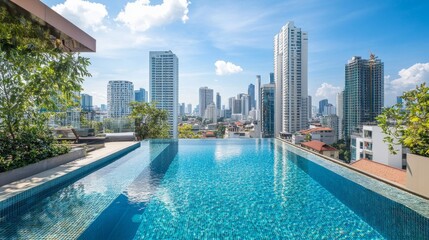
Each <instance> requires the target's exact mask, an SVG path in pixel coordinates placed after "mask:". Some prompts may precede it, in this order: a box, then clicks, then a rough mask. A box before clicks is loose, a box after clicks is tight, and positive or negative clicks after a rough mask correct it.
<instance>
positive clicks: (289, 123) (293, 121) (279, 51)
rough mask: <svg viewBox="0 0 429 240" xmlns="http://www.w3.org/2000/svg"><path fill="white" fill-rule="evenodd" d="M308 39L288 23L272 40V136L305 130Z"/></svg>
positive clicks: (306, 120) (303, 33)
mask: <svg viewBox="0 0 429 240" xmlns="http://www.w3.org/2000/svg"><path fill="white" fill-rule="evenodd" d="M307 56H308V36H307V33H306V32H303V31H301V29H300V28H297V27H295V26H294V24H293V22H288V23H287V24H286V25H285V26H283V27H282V28H281V30H280V32H279V33H278V34H277V35H276V36H275V37H274V75H275V81H276V83H275V85H276V95H275V99H276V101H275V106H276V107H275V109H276V112H275V136H278V135H279V133H280V132H286V133H295V132H296V131H299V130H302V129H306V128H307V127H308V113H307V111H308V107H307V100H308V83H307V82H308V80H307V78H308V67H307V66H308V57H307Z"/></svg>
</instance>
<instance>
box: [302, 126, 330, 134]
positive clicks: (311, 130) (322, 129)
mask: <svg viewBox="0 0 429 240" xmlns="http://www.w3.org/2000/svg"><path fill="white" fill-rule="evenodd" d="M318 131H332V128H328V127H317V128H310V129H306V130H301V131H299V132H300V133H301V134H310V133H313V132H318Z"/></svg>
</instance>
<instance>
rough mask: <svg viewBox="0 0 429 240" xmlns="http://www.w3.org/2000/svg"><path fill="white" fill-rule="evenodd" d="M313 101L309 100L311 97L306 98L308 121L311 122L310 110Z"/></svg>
mask: <svg viewBox="0 0 429 240" xmlns="http://www.w3.org/2000/svg"><path fill="white" fill-rule="evenodd" d="M312 103H313V100H312V99H311V96H308V100H307V106H308V110H307V111H308V121H311V119H312V108H313V105H312Z"/></svg>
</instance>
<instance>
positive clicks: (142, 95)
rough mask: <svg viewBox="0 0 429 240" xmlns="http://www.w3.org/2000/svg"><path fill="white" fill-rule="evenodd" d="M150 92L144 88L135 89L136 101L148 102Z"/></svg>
mask: <svg viewBox="0 0 429 240" xmlns="http://www.w3.org/2000/svg"><path fill="white" fill-rule="evenodd" d="M147 100H148V94H147V91H146V90H145V89H144V88H140V89H139V90H135V91H134V101H136V102H147Z"/></svg>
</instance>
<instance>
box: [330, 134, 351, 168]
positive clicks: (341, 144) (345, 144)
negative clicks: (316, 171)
mask: <svg viewBox="0 0 429 240" xmlns="http://www.w3.org/2000/svg"><path fill="white" fill-rule="evenodd" d="M332 146H333V147H334V148H336V149H338V150H339V158H340V159H341V160H343V161H344V162H346V163H350V139H348V140H344V139H340V140H338V141H337V142H336V143H334V144H332Z"/></svg>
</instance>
